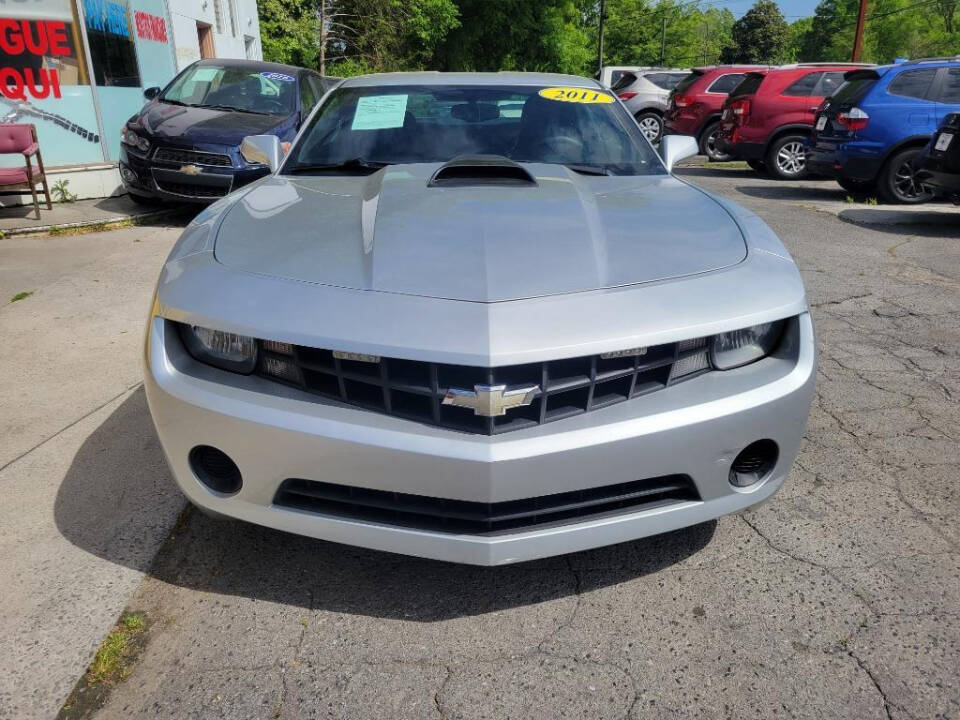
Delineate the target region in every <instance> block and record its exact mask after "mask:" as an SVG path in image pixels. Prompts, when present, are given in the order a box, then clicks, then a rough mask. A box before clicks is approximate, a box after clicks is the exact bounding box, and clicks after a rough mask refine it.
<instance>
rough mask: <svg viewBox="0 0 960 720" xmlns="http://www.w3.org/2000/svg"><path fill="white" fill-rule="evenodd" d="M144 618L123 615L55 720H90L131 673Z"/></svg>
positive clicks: (141, 640) (143, 640)
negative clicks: (114, 689)
mask: <svg viewBox="0 0 960 720" xmlns="http://www.w3.org/2000/svg"><path fill="white" fill-rule="evenodd" d="M146 630H147V616H146V615H145V614H144V613H142V612H124V613H123V615H121V616H120V619H119V620H118V621H117V624H116V625H115V626H114V628H113V630H111V631H110V633H109V634H108V635H107V637H106V638H104V641H103V642H102V643H101V644H100V648H99V649H98V650H97V654H96V655H94V656H93V662H91V663H90V667H88V668H87V672H86V673H84V676H83V677H82V678H80V680H79V681H78V682H77V684H76V685H75V686H74V688H73V692H71V693H70V697H68V698H67V701H66V702H65V703H64V704H63V707H62V708H60V712H59V713H57V720H90V718H92V717H93V716H94V715H95V714H96V713H97V711H98V710H99V709H100V708H102V707H103V706H104V705H105V704H106V701H107V697H108V696H109V694H110V691H111V690H112V689H113V688H114V687H115V686H116V685H117V684H118V683H121V682H123V681H124V680H126V679H127V678H128V677H129V676H130V673H131V672H133V666H134V663H136V661H137V658H138V657H139V656H140V653H141V652H143V648H144V644H145V643H146V639H147V638H146V634H147V633H146Z"/></svg>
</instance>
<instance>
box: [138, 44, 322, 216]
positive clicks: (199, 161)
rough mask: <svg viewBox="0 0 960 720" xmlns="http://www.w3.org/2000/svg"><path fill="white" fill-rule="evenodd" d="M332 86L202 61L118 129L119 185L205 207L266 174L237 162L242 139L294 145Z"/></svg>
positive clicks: (288, 70) (283, 68) (153, 93)
mask: <svg viewBox="0 0 960 720" xmlns="http://www.w3.org/2000/svg"><path fill="white" fill-rule="evenodd" d="M337 82H338V80H337V79H335V78H328V77H323V76H322V75H319V74H318V73H315V72H312V71H310V70H305V69H303V68H296V67H291V66H289V65H279V64H277V63H267V62H255V61H251V60H222V59H217V60H201V61H200V62H196V63H194V64H193V65H191V66H190V67H188V68H187V69H186V70H184V71H183V72H182V73H180V74H179V75H177V77H175V78H174V79H173V81H172V82H171V83H170V84H169V85H167V87H166V88H164V89H162V90H161V89H160V88H158V87H154V88H148V89H147V90H145V91H144V95H145V96H146V98H147V99H148V100H149V102H148V103H147V104H146V105H145V106H144V107H143V109H142V110H141V111H140V112H139V113H138V114H137V115H135V116H134V117H132V118H130V120H128V121H127V124H126V126H125V127H124V129H123V136H122V142H121V148H120V177H121V178H122V180H123V185H124V187H125V188H126V190H127V192H128V193H129V194H130V197H131V198H132V199H133V200H135V201H137V202H143V203H149V202H155V201H157V200H171V201H176V202H185V201H186V202H212V201H214V200H216V199H217V198H220V197H223V196H224V195H227V194H228V193H229V192H230V191H231V190H234V189H236V188H238V187H240V186H242V185H245V184H247V183H249V182H252V181H253V180H256V179H257V178H260V177H263V176H264V175H267V174H269V172H270V169H269V168H268V167H267V166H266V165H261V164H257V163H250V162H248V161H247V160H245V159H244V158H243V156H242V155H241V154H240V143H241V142H242V141H243V138H245V137H246V136H248V135H264V134H267V135H276V136H277V137H279V138H280V140H281V141H283V142H289V141H290V140H293V138H294V136H295V135H296V134H297V130H299V129H300V125H301V123H302V122H303V121H304V120H305V119H306V118H307V116H308V115H309V114H310V111H311V110H312V109H313V106H314V105H316V103H317V101H318V100H320V98H321V97H323V95H324V94H325V93H326V92H327V90H329V89H330V88H331V87H333V85H335V84H336V83H337Z"/></svg>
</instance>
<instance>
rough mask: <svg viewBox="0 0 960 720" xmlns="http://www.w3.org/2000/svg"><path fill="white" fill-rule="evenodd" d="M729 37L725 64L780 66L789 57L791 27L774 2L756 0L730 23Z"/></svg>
mask: <svg viewBox="0 0 960 720" xmlns="http://www.w3.org/2000/svg"><path fill="white" fill-rule="evenodd" d="M731 35H732V43H731V44H730V46H728V48H727V50H726V52H725V53H724V60H725V61H726V62H730V63H779V62H783V60H784V59H785V58H786V56H787V55H788V54H789V44H790V27H789V26H788V25H787V21H786V20H785V19H784V17H783V14H782V13H781V12H780V8H779V7H778V6H777V4H776V3H775V2H773V0H757V2H756V3H755V4H754V6H753V7H752V8H750V9H749V10H747V12H746V13H745V14H744V16H743V17H742V18H740V19H739V20H737V21H736V22H735V23H734V24H733V29H732V31H731Z"/></svg>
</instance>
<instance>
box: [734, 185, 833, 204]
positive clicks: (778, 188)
mask: <svg viewBox="0 0 960 720" xmlns="http://www.w3.org/2000/svg"><path fill="white" fill-rule="evenodd" d="M813 182H817V181H813ZM821 182H822V181H821ZM736 190H737V192H740V193H743V194H744V195H749V196H750V197H755V198H760V199H762V200H801V201H804V200H806V201H810V200H827V201H833V202H837V201H843V199H844V198H845V197H846V196H847V195H848V194H849V193H847V192H846V191H844V190H843V188H841V187H840V186H839V185H836V184H830V185H826V186H824V185H812V184H811V185H792V184H791V185H787V184H786V183H781V181H779V180H769V181H768V184H766V185H741V186H739V187H737V189H736Z"/></svg>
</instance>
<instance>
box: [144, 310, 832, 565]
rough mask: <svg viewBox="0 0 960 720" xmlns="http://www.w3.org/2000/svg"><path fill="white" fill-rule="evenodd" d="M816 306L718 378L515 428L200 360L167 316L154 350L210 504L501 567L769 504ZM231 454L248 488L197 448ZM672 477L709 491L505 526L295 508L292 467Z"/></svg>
mask: <svg viewBox="0 0 960 720" xmlns="http://www.w3.org/2000/svg"><path fill="white" fill-rule="evenodd" d="M814 367H815V352H814V339H813V326H812V323H811V320H810V316H809V314H808V313H803V314H801V315H800V316H798V317H797V318H795V319H794V320H792V321H791V322H790V323H789V329H788V331H787V333H786V335H785V338H784V341H783V342H782V343H781V347H780V348H779V349H778V350H777V352H776V353H774V354H773V355H772V356H770V357H768V358H766V359H764V360H762V361H760V362H757V363H754V364H752V365H749V366H746V367H743V368H740V369H738V370H733V371H727V372H723V373H719V372H715V373H708V374H706V375H702V376H700V377H697V378H695V379H692V380H690V381H687V382H684V383H681V384H679V385H676V386H672V387H670V388H667V389H665V390H663V391H660V392H657V393H653V394H651V395H648V396H643V397H640V398H637V399H635V400H631V401H628V402H625V403H621V404H619V405H615V406H612V407H609V408H606V409H603V410H597V411H594V412H592V413H587V414H585V415H580V416H577V417H574V418H570V419H568V420H563V421H559V422H556V423H552V424H549V425H545V426H540V427H537V428H532V429H529V430H520V431H516V432H512V433H507V434H505V435H500V436H492V437H491V436H481V435H469V434H464V433H458V432H453V431H448V430H443V429H439V428H434V427H428V426H424V425H421V424H419V423H415V422H410V421H405V420H401V419H398V418H393V417H388V416H383V415H379V414H376V413H372V412H368V411H364V410H360V409H356V408H353V407H348V406H345V405H342V404H339V403H335V402H327V401H322V400H318V399H317V398H316V397H312V396H307V395H305V394H303V393H301V392H300V391H297V390H294V389H291V388H287V387H285V386H280V385H278V384H276V383H272V382H269V381H267V380H263V379H261V378H257V377H247V376H239V375H233V374H231V373H226V372H223V371H220V370H216V369H214V368H210V367H207V366H204V365H201V364H199V363H196V362H195V361H194V360H193V359H192V358H190V357H189V355H187V353H186V352H185V350H184V349H183V347H182V346H181V344H180V341H179V337H178V335H177V333H176V331H175V329H174V327H173V324H172V323H169V322H167V321H165V320H164V319H162V318H160V317H154V318H153V319H152V320H151V323H150V326H149V329H148V334H147V342H146V348H145V387H146V393H147V399H148V402H149V405H150V411H151V414H152V416H153V419H154V423H155V425H156V428H157V433H158V435H159V437H160V441H161V443H162V445H163V448H164V451H165V453H166V456H167V460H168V462H169V465H170V467H171V470H172V472H173V475H174V477H175V478H176V481H177V483H178V484H179V486H180V488H181V489H182V490H183V492H184V494H186V495H187V497H188V498H189V499H190V500H191V501H192V502H193V503H195V504H196V505H199V506H201V507H203V508H205V509H207V510H209V511H212V512H214V513H218V514H221V515H226V516H230V517H234V518H239V519H242V520H246V521H249V522H252V523H256V524H260V525H265V526H268V527H272V528H276V529H279V530H284V531H287V532H292V533H297V534H301V535H307V536H311V537H315V538H320V539H324V540H330V541H334V542H341V543H347V544H351V545H357V546H361V547H367V548H373V549H377V550H384V551H389V552H398V553H404V554H410V555H417V556H421V557H428V558H434V559H438V560H446V561H452V562H462V563H471V564H477V565H500V564H505V563H512V562H519V561H524V560H532V559H536V558H541V557H547V556H552V555H558V554H563V553H569V552H574V551H578V550H584V549H587V548H593V547H599V546H603V545H610V544H614V543H619V542H624V541H628V540H633V539H637V538H641V537H645V536H648V535H655V534H657V533H662V532H666V531H669V530H674V529H677V528H681V527H686V526H690V525H694V524H697V523H701V522H704V521H707V520H711V519H713V518H716V517H719V516H721V515H725V514H728V513H732V512H737V511H740V510H743V509H745V508H747V507H749V506H751V505H754V504H756V503H759V502H761V501H763V500H765V499H767V498H768V497H770V496H771V495H772V494H773V493H775V492H776V491H777V490H778V489H779V487H780V486H781V484H782V483H783V482H784V480H785V478H786V476H787V474H788V472H789V470H790V466H791V464H792V462H793V459H794V457H795V456H796V453H797V449H798V446H799V443H800V439H801V437H802V434H803V430H804V426H805V423H806V419H807V414H808V411H809V406H810V402H811V398H812V394H813V384H814ZM762 438H769V439H772V440H774V441H775V442H776V443H777V445H778V447H779V458H778V460H777V463H776V465H775V466H774V468H773V469H772V470H771V471H770V473H769V474H768V475H767V477H766V478H765V479H763V480H761V481H760V482H759V483H757V484H755V485H754V486H751V487H749V488H746V489H739V488H734V487H733V486H732V485H731V484H730V483H729V482H728V473H729V468H730V465H731V462H732V461H733V458H734V457H735V456H736V455H737V453H738V452H739V451H740V450H741V449H743V448H744V447H745V446H747V445H748V444H750V443H752V442H754V441H756V440H758V439H762ZM197 445H212V446H214V447H216V448H219V449H220V450H222V451H224V452H226V453H227V454H228V455H230V456H231V458H233V460H234V461H235V462H236V463H237V465H238V467H239V468H240V471H241V472H242V474H243V478H244V484H243V487H242V489H241V490H240V491H239V492H238V493H237V494H236V495H232V496H223V495H219V494H217V493H215V492H213V491H211V490H209V489H208V488H207V487H206V486H205V485H203V484H202V483H201V482H200V481H199V480H198V479H197V478H196V476H195V475H194V473H193V471H192V470H191V468H190V465H189V461H188V455H189V453H190V450H191V449H192V448H193V447H195V446H197ZM671 474H686V475H689V476H690V477H691V478H692V479H693V481H694V483H695V485H696V488H697V491H698V493H699V495H700V498H701V499H700V500H697V501H679V502H674V503H670V504H666V505H658V506H655V507H651V508H649V509H639V510H637V509H634V510H627V511H613V512H607V513H605V514H603V515H600V516H593V517H590V518H589V519H585V520H577V521H571V522H567V523H555V524H552V525H549V526H532V527H530V528H525V529H521V530H517V531H507V532H503V533H500V534H492V535H486V534H484V535H466V534H454V533H444V532H437V531H426V530H420V529H413V528H409V527H401V526H394V525H390V524H388V523H384V522H367V521H360V520H353V519H344V518H340V517H334V516H325V515H323V514H319V513H312V512H306V511H302V510H294V509H288V508H284V507H279V506H277V505H276V504H275V503H274V496H275V494H276V491H277V489H278V487H279V486H280V484H281V483H282V482H283V481H284V480H285V479H287V478H304V479H309V480H319V481H323V482H328V483H336V484H343V485H350V486H354V487H360V488H368V489H376V490H385V491H391V492H397V493H406V494H414V495H422V496H428V497H440V498H447V499H453V500H466V501H473V502H486V503H494V502H501V501H508V500H517V499H522V498H531V497H540V496H544V495H550V494H553V493H560V492H569V491H574V490H579V489H589V488H596V487H602V486H606V485H612V484H616V483H623V482H630V481H634V480H638V479H641V478H647V477H658V476H662V475H671Z"/></svg>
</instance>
